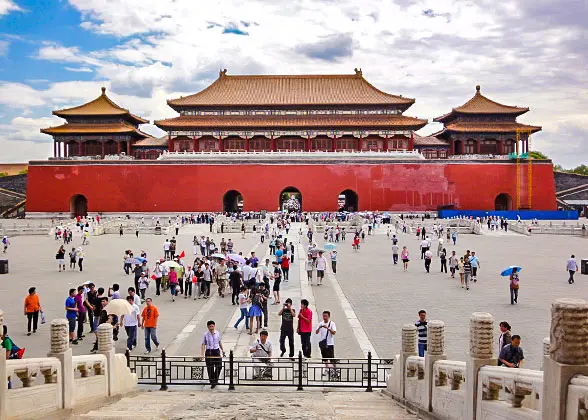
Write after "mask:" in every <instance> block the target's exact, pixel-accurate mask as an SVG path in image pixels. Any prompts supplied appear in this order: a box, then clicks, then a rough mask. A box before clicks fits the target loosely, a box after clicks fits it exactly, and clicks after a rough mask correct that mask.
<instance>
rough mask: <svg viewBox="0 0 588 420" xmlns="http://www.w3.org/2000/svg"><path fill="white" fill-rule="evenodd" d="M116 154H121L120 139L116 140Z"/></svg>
mask: <svg viewBox="0 0 588 420" xmlns="http://www.w3.org/2000/svg"><path fill="white" fill-rule="evenodd" d="M116 154H117V155H120V140H119V141H117V142H116Z"/></svg>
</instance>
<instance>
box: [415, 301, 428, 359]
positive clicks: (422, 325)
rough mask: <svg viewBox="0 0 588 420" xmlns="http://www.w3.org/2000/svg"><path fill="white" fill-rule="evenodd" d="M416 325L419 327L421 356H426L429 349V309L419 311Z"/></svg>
mask: <svg viewBox="0 0 588 420" xmlns="http://www.w3.org/2000/svg"><path fill="white" fill-rule="evenodd" d="M414 325H415V327H417V333H418V337H419V339H418V349H419V356H420V357H425V352H426V351H427V311H425V310H424V309H421V310H420V311H419V319H418V320H417V321H416V322H415V323H414Z"/></svg>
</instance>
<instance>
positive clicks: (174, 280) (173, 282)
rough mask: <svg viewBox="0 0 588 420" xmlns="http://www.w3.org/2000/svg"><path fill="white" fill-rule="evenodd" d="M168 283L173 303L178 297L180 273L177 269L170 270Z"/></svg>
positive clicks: (171, 268)
mask: <svg viewBox="0 0 588 420" xmlns="http://www.w3.org/2000/svg"><path fill="white" fill-rule="evenodd" d="M168 282H169V289H170V291H171V296H172V302H175V301H176V296H177V295H178V273H177V271H176V268H175V267H173V266H172V267H170V268H169V274H168Z"/></svg>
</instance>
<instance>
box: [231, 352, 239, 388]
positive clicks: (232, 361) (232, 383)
mask: <svg viewBox="0 0 588 420" xmlns="http://www.w3.org/2000/svg"><path fill="white" fill-rule="evenodd" d="M233 357H234V355H233V350H231V351H230V352H229V369H230V370H229V372H230V375H229V391H234V390H235V382H234V378H233V366H234V360H233ZM238 374H239V371H237V375H238Z"/></svg>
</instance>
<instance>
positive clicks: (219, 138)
mask: <svg viewBox="0 0 588 420" xmlns="http://www.w3.org/2000/svg"><path fill="white" fill-rule="evenodd" d="M218 150H220V151H221V152H224V151H225V145H224V143H223V136H218Z"/></svg>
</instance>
